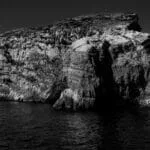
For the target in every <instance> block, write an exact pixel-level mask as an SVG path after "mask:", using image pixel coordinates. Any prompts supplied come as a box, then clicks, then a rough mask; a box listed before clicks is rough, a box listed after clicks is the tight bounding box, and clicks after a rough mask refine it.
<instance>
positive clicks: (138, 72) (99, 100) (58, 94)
mask: <svg viewBox="0 0 150 150" xmlns="http://www.w3.org/2000/svg"><path fill="white" fill-rule="evenodd" d="M140 30H141V28H140V26H139V24H138V17H137V15H136V14H121V13H120V14H95V15H88V16H80V17H76V18H72V19H65V20H63V21H60V22H57V23H55V24H54V25H49V26H47V27H38V28H30V29H18V30H14V31H10V32H6V33H3V34H1V35H0V97H1V99H4V100H16V101H35V102H49V103H51V104H52V105H53V107H54V108H55V109H69V110H78V109H90V108H94V107H98V108H99V106H102V105H104V104H106V105H111V104H112V103H126V102H134V103H139V104H147V103H148V97H149V95H150V92H149V91H150V90H149V87H150V84H149V61H150V59H149V54H150V38H149V37H150V36H149V34H147V33H142V32H140Z"/></svg>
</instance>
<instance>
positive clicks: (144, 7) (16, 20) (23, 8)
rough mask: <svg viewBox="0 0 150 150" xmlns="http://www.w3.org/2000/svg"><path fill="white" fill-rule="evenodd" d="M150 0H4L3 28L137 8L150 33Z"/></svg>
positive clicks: (0, 25)
mask: <svg viewBox="0 0 150 150" xmlns="http://www.w3.org/2000/svg"><path fill="white" fill-rule="evenodd" d="M148 1H150V0H147V1H146V0H0V32H3V31H7V30H11V29H16V28H22V27H34V26H35V27H36V26H40V25H48V24H51V23H53V22H55V21H57V20H61V19H63V18H68V17H75V16H78V15H82V14H90V13H95V12H135V13H137V14H138V15H139V18H140V24H141V26H142V28H143V31H144V32H149V33H150V5H149V3H150V2H149V3H148Z"/></svg>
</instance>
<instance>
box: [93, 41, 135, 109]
mask: <svg viewBox="0 0 150 150" xmlns="http://www.w3.org/2000/svg"><path fill="white" fill-rule="evenodd" d="M109 46H110V44H109V43H108V42H107V41H105V42H104V44H103V46H102V49H101V50H100V52H99V53H98V54H97V55H96V57H97V58H95V59H94V60H95V61H96V62H95V64H97V65H95V71H96V75H97V76H98V77H99V79H100V81H99V82H100V83H99V87H98V88H96V89H95V90H96V102H95V106H94V109H95V110H96V111H106V110H107V111H114V110H115V109H122V108H123V109H125V108H127V109H128V108H132V107H135V109H136V108H137V106H138V104H137V103H136V101H132V100H131V99H124V98H123V97H122V95H120V94H119V86H118V85H117V84H116V83H115V81H114V77H113V70H112V64H113V59H112V56H111V54H110V52H109ZM131 97H134V96H131Z"/></svg>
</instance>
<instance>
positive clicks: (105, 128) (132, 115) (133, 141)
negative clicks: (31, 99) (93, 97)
mask: <svg viewBox="0 0 150 150" xmlns="http://www.w3.org/2000/svg"><path fill="white" fill-rule="evenodd" d="M5 149H10V150H18V149H19V150H28V149H29V150H35V149H36V150H49V149H50V150H55V149H56V150H57V149H58V150H60V149H64V150H67V149H68V150H97V149H106V150H107V149H108V150H111V149H119V150H120V149H127V150H130V149H131V150H134V149H135V150H143V149H144V150H145V149H146V150H149V149H150V110H148V109H141V110H139V111H132V112H131V111H119V112H115V111H110V112H109V111H107V113H106V112H103V113H101V114H97V113H94V112H84V113H83V112H82V113H67V112H57V111H54V110H53V109H52V108H51V107H50V106H49V105H48V104H32V103H30V104H29V103H17V102H0V150H5Z"/></svg>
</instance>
